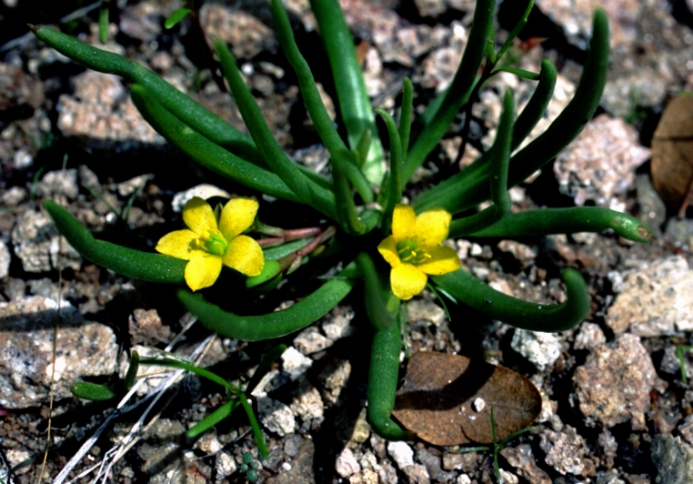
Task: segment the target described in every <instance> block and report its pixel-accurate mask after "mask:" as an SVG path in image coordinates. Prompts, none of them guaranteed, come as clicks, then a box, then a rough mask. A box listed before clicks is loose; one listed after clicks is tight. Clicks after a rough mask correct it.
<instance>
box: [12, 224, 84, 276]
mask: <svg viewBox="0 0 693 484" xmlns="http://www.w3.org/2000/svg"><path fill="white" fill-rule="evenodd" d="M12 243H13V244H14V253H15V254H16V255H17V256H18V257H19V258H20V259H21V261H22V267H23V268H24V270H25V271H26V272H45V271H50V270H51V269H58V267H61V268H63V269H65V268H71V269H74V270H79V268H80V266H81V264H82V258H81V257H80V255H79V254H78V253H77V251H76V250H75V249H73V248H72V246H71V245H70V244H69V243H68V242H67V240H65V238H64V237H61V236H59V232H58V229H57V228H56V227H55V225H54V224H53V221H52V220H51V219H50V217H49V216H48V215H46V214H45V213H43V212H33V211H28V212H24V213H22V214H20V215H19V216H18V217H17V220H16V223H15V226H14V229H13V230H12ZM61 249H62V250H61Z"/></svg>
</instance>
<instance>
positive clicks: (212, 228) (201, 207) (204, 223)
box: [183, 197, 218, 238]
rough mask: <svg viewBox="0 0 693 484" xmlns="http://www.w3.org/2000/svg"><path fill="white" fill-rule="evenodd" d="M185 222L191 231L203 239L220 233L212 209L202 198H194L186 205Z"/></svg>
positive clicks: (184, 211) (184, 209) (184, 208)
mask: <svg viewBox="0 0 693 484" xmlns="http://www.w3.org/2000/svg"><path fill="white" fill-rule="evenodd" d="M183 221H184V222H185V225H187V226H188V228H189V229H190V230H192V231H193V232H195V233H196V234H197V235H199V236H201V237H205V238H206V237H209V235H210V234H213V233H216V232H217V231H218V229H217V219H216V217H215V216H214V211H213V210H212V207H211V206H210V205H209V203H207V202H206V201H205V200H203V199H201V198H200V197H193V198H191V199H190V200H188V201H187V202H186V203H185V207H183Z"/></svg>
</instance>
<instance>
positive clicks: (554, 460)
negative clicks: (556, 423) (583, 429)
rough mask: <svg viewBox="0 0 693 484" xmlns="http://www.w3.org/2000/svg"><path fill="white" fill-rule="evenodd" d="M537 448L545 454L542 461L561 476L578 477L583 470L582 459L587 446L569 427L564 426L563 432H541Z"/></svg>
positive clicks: (547, 430)
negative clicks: (571, 475) (573, 475)
mask: <svg viewBox="0 0 693 484" xmlns="http://www.w3.org/2000/svg"><path fill="white" fill-rule="evenodd" d="M539 447H541V450H543V451H544V452H546V457H545V458H544V461H545V462H546V463H547V464H548V465H550V466H551V467H553V468H554V469H556V471H558V472H559V473H561V474H563V475H566V474H575V475H580V474H581V473H582V471H583V469H584V468H585V463H584V462H583V457H584V456H585V453H586V452H587V445H586V444H585V440H584V439H583V438H582V437H581V436H580V435H578V433H577V432H576V431H575V429H574V428H573V427H571V426H570V425H566V426H565V428H564V431H563V432H554V431H553V430H549V429H544V430H542V432H541V440H540V442H539Z"/></svg>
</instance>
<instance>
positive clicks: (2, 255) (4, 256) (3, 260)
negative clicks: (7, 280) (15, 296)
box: [0, 240, 11, 279]
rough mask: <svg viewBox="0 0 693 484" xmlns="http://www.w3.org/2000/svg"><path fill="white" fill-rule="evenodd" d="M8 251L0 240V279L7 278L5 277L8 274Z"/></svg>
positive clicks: (9, 258) (9, 257)
mask: <svg viewBox="0 0 693 484" xmlns="http://www.w3.org/2000/svg"><path fill="white" fill-rule="evenodd" d="M10 260H11V256H10V251H9V249H8V248H7V245H5V243H4V242H3V241H2V240H0V279H2V278H3V277H7V275H8V274H9V273H10Z"/></svg>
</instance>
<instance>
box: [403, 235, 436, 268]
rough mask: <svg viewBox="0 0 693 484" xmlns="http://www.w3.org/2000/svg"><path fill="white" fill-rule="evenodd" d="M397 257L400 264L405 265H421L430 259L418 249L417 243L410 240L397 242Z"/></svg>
mask: <svg viewBox="0 0 693 484" xmlns="http://www.w3.org/2000/svg"><path fill="white" fill-rule="evenodd" d="M397 255H399V259H400V260H401V261H402V262H404V263H407V264H421V263H422V262H424V261H426V259H429V258H430V257H431V256H430V255H428V254H427V253H426V252H425V251H423V250H421V249H419V243H418V242H417V241H416V240H412V239H409V240H400V241H399V242H397Z"/></svg>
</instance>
